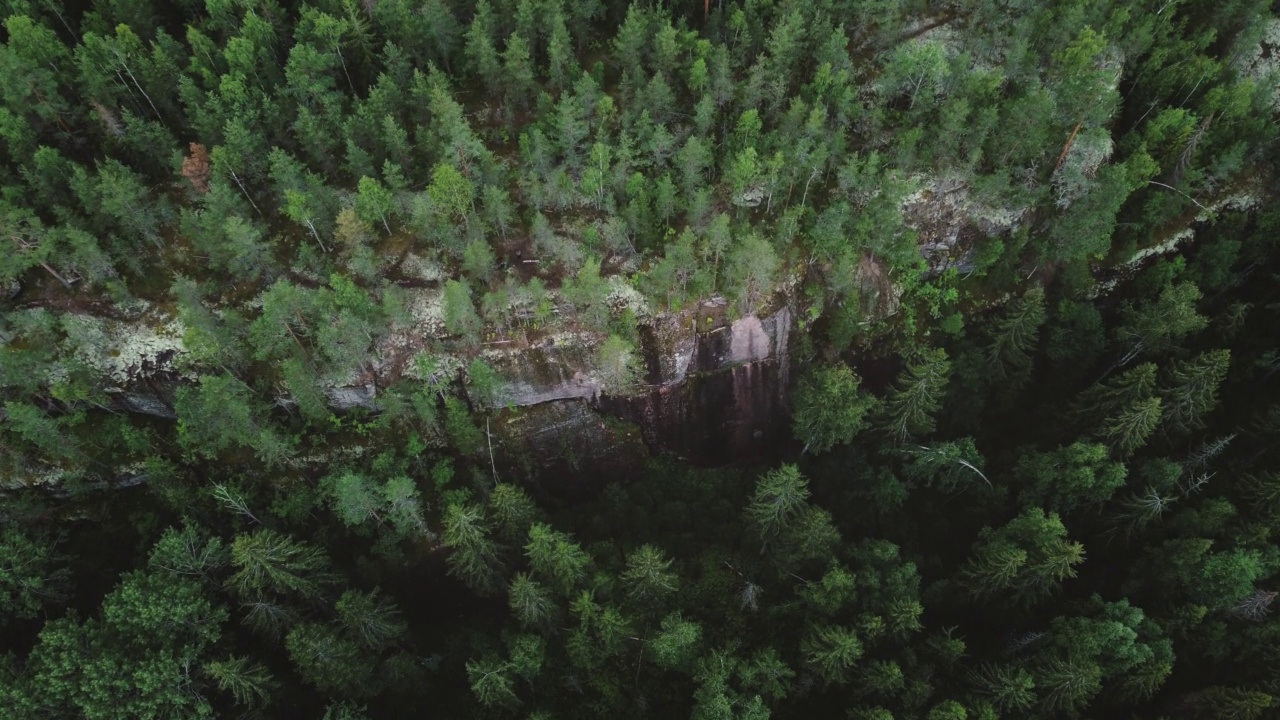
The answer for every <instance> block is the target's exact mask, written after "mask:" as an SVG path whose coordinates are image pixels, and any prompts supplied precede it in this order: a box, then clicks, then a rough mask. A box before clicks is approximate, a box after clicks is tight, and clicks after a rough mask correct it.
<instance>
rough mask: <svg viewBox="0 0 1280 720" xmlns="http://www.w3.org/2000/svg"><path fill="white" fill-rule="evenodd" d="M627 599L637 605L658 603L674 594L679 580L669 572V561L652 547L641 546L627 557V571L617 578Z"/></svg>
mask: <svg viewBox="0 0 1280 720" xmlns="http://www.w3.org/2000/svg"><path fill="white" fill-rule="evenodd" d="M618 579H619V580H621V581H622V583H623V584H624V586H625V588H626V593H627V595H628V597H630V598H631V599H632V600H634V601H635V602H637V603H642V604H643V603H651V602H658V601H661V600H663V599H664V598H666V597H667V596H669V595H670V594H671V593H673V592H675V591H676V589H677V588H678V587H679V583H680V579H679V577H678V576H677V575H676V574H675V573H674V572H671V560H669V559H667V558H666V557H665V556H664V555H663V553H662V551H661V550H659V549H658V548H656V547H654V546H652V545H641V546H640V547H638V548H636V549H635V550H633V551H631V553H630V554H628V555H627V569H626V571H625V572H623V573H622V575H621V576H619V578H618Z"/></svg>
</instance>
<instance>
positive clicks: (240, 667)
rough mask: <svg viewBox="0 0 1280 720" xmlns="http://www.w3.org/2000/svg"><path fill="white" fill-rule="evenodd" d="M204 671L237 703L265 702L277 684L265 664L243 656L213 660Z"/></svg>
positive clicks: (252, 703)
mask: <svg viewBox="0 0 1280 720" xmlns="http://www.w3.org/2000/svg"><path fill="white" fill-rule="evenodd" d="M204 671H205V672H206V673H207V674H208V675H209V677H211V678H213V679H214V681H215V682H217V683H218V687H219V688H220V689H222V690H223V691H225V692H229V693H231V696H232V697H233V698H235V701H236V703H237V704H239V705H248V706H252V705H256V704H260V703H265V702H266V701H267V700H268V698H270V696H271V694H272V692H273V691H274V690H275V687H276V686H277V685H278V683H277V682H276V681H275V679H274V678H273V677H272V676H271V672H270V671H269V670H267V668H266V666H264V665H263V664H262V663H259V662H255V661H253V660H250V659H249V658H247V657H243V656H236V655H232V656H231V657H229V658H227V659H226V660H214V661H212V662H210V663H208V664H206V665H205V666H204Z"/></svg>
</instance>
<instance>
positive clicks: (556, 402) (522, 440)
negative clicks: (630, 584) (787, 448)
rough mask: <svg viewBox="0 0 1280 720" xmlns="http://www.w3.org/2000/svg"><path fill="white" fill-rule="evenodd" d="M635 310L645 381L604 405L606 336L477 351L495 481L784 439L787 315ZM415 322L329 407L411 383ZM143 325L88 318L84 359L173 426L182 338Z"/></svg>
mask: <svg viewBox="0 0 1280 720" xmlns="http://www.w3.org/2000/svg"><path fill="white" fill-rule="evenodd" d="M427 293H429V291H424V292H422V293H419V294H420V295H422V296H423V297H426V295H427ZM626 299H627V298H625V297H624V298H623V300H624V301H625V300H626ZM629 306H630V305H629ZM642 309H644V310H646V312H645V314H644V315H641V316H640V317H642V320H641V324H640V326H639V328H638V330H639V339H640V343H639V345H640V347H639V348H638V350H639V356H640V357H642V358H643V362H644V367H643V368H640V370H641V373H640V377H641V380H642V382H641V384H640V385H639V386H638V387H636V388H635V389H634V390H633V391H630V392H628V393H624V394H609V393H607V392H606V390H605V384H604V383H603V382H602V381H601V379H600V373H599V371H598V369H597V364H598V362H599V350H600V346H601V345H602V344H603V342H604V341H605V340H606V339H607V338H606V336H605V335H604V334H602V333H595V332H591V331H569V330H564V331H561V332H558V333H555V334H552V335H548V336H544V337H542V338H541V339H538V340H536V341H535V342H533V343H528V342H527V341H526V342H520V344H518V345H517V344H516V343H515V342H513V343H512V344H510V345H491V346H489V347H487V349H485V350H484V351H482V353H481V356H482V357H483V358H484V359H485V361H486V362H488V363H489V365H490V367H492V368H493V369H494V370H495V371H496V372H497V374H498V377H499V382H498V387H497V389H496V392H495V396H494V398H493V399H492V402H491V405H492V408H491V409H492V410H494V411H495V412H494V413H493V414H492V415H491V416H490V417H491V428H490V432H491V436H490V437H491V439H492V440H493V442H494V454H495V464H497V465H498V466H499V469H500V472H502V473H503V474H510V475H515V476H529V475H534V474H536V475H538V476H540V477H543V478H551V477H555V476H556V475H557V474H563V475H570V474H571V475H574V476H582V475H584V473H583V470H584V469H586V468H591V469H592V472H590V473H585V475H586V476H588V477H590V476H593V473H604V474H607V475H608V476H610V477H625V476H626V475H627V474H629V473H632V472H634V471H637V470H638V469H639V468H641V467H642V466H643V459H644V458H645V457H646V456H647V455H649V454H650V453H652V452H659V451H671V452H675V453H677V454H679V455H682V456H684V457H685V458H687V459H688V460H690V461H692V462H696V463H702V464H723V463H729V462H737V461H749V460H753V459H759V458H761V457H763V453H766V452H770V451H771V450H772V449H773V448H776V447H777V446H778V445H779V444H780V442H785V441H786V440H787V438H786V437H785V436H784V434H783V433H784V432H785V427H786V424H785V419H786V414H787V413H786V410H787V390H788V362H789V357H788V349H787V345H788V340H789V337H790V332H791V326H792V314H791V310H790V308H788V307H785V306H784V307H782V308H781V309H778V310H776V311H774V312H773V313H772V314H767V315H763V316H756V315H748V316H746V317H741V318H736V319H730V318H729V317H728V303H727V302H726V301H725V300H724V299H723V298H711V299H709V300H704V301H703V302H701V303H699V304H698V305H696V306H694V307H692V308H690V309H687V310H685V311H683V312H680V313H662V314H653V313H650V312H648V311H647V308H642ZM424 316H429V317H423V318H421V322H415V323H414V324H413V327H411V328H408V329H407V331H406V332H405V333H402V336H401V337H399V338H398V340H397V342H395V343H390V342H384V343H382V344H381V345H380V346H379V348H378V358H377V362H376V363H375V368H376V369H375V371H374V373H373V374H371V375H366V376H364V377H362V378H361V379H359V380H355V379H354V378H353V382H352V384H351V385H343V386H337V387H329V388H327V389H326V390H325V393H326V395H327V396H328V398H329V402H330V404H331V405H332V407H333V408H334V409H335V410H339V411H343V410H353V409H363V410H370V411H376V410H377V409H378V398H377V395H378V387H379V384H380V383H382V382H384V381H387V377H386V376H388V375H389V373H390V369H391V368H396V369H397V370H396V372H403V374H406V375H410V376H413V375H414V374H415V372H416V370H415V369H414V367H413V364H412V362H410V361H409V360H410V358H411V357H412V355H413V354H416V353H417V352H419V351H420V350H421V349H422V348H423V347H425V346H427V343H428V341H429V340H430V341H432V342H434V343H435V346H437V347H438V346H439V344H440V342H441V341H442V339H441V338H440V336H439V328H437V327H436V324H435V323H434V322H433V320H434V315H432V313H424ZM415 319H417V318H415ZM149 320H150V322H149V323H147V324H146V325H145V326H143V327H140V328H139V329H138V331H137V332H126V328H125V326H126V325H128V324H129V323H120V322H114V321H113V322H111V323H108V322H101V321H94V320H91V319H88V318H86V319H85V320H84V322H83V323H82V324H83V329H82V332H81V335H82V336H83V337H84V338H85V339H86V341H85V342H83V343H82V347H83V348H84V349H85V352H86V354H87V353H88V348H89V347H90V346H95V347H108V348H110V349H112V350H113V353H112V354H111V356H110V358H109V359H108V360H102V359H99V360H98V362H99V363H100V364H108V366H107V367H104V368H103V370H104V375H106V376H107V377H109V378H111V379H112V380H115V381H116V382H118V383H119V386H118V388H117V389H116V390H115V391H113V393H112V394H113V395H114V397H115V399H116V404H117V406H118V407H119V408H121V409H124V410H127V411H129V412H136V413H143V414H147V415H152V416H156V417H161V418H166V419H171V420H172V419H175V418H176V414H175V412H174V409H173V395H174V391H175V389H176V388H177V386H178V385H179V384H180V383H181V379H180V378H178V377H177V373H176V372H175V370H174V363H173V360H174V358H175V356H176V355H178V354H181V353H182V352H183V351H184V348H183V347H182V346H181V337H180V332H179V331H180V328H178V327H176V326H175V325H174V324H172V323H165V322H160V321H159V320H158V319H157V318H149ZM152 328H159V330H155V329H152ZM124 338H129V340H128V341H127V342H126V341H125V340H124ZM89 341H92V342H89ZM444 342H445V344H446V345H445V346H446V347H447V346H448V341H447V340H444ZM125 350H127V352H125ZM455 351H456V352H460V353H461V354H459V355H457V356H455V355H449V354H439V355H433V356H435V357H436V358H437V360H438V362H437V363H436V365H437V367H436V369H435V371H433V372H435V373H436V374H437V375H439V374H440V373H443V374H444V375H443V377H445V378H446V379H447V378H456V377H458V376H459V374H460V373H461V372H462V369H463V368H464V367H465V365H466V362H468V359H467V353H466V352H465V350H458V349H455ZM279 404H281V406H282V407H288V406H289V404H290V401H289V399H288V398H281V399H280V402H279ZM602 476H604V475H602Z"/></svg>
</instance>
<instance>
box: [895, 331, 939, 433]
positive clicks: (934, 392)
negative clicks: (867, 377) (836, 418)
mask: <svg viewBox="0 0 1280 720" xmlns="http://www.w3.org/2000/svg"><path fill="white" fill-rule="evenodd" d="M950 372H951V363H950V361H949V360H948V359H947V353H946V351H944V350H942V349H941V348H938V349H934V350H927V351H925V352H923V353H922V354H921V356H920V357H919V358H918V359H917V360H916V361H915V362H913V363H912V364H911V365H909V366H908V367H907V369H905V370H904V371H903V372H902V373H901V374H900V375H899V376H898V382H897V384H896V385H895V387H894V388H893V390H892V391H890V393H889V396H888V397H887V398H885V401H884V413H883V416H882V419H881V423H882V425H883V426H884V428H885V430H887V431H888V432H889V434H890V435H891V436H892V437H893V438H894V439H896V440H897V441H898V442H905V441H906V440H907V439H908V438H910V437H912V436H918V435H927V434H928V433H931V432H933V429H934V423H935V421H934V414H936V413H937V412H938V409H939V408H940V407H941V406H942V398H943V395H944V393H945V391H946V387H947V380H948V378H949V376H950Z"/></svg>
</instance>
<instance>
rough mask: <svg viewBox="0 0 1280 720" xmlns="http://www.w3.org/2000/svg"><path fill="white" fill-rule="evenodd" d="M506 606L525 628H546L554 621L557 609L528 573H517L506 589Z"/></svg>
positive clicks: (549, 593) (553, 601)
mask: <svg viewBox="0 0 1280 720" xmlns="http://www.w3.org/2000/svg"><path fill="white" fill-rule="evenodd" d="M507 605H508V606H509V607H510V608H511V612H513V613H514V614H515V616H516V620H518V621H519V622H520V624H521V625H523V626H525V627H527V628H546V627H548V626H550V624H551V623H552V622H553V621H554V620H555V618H556V615H557V607H556V603H555V600H554V599H553V598H552V596H551V591H550V590H547V589H546V588H545V587H543V586H542V584H541V583H539V582H538V581H537V580H534V579H533V577H532V576H531V575H529V573H517V574H516V576H515V577H513V578H511V585H510V587H509V588H508V589H507Z"/></svg>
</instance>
